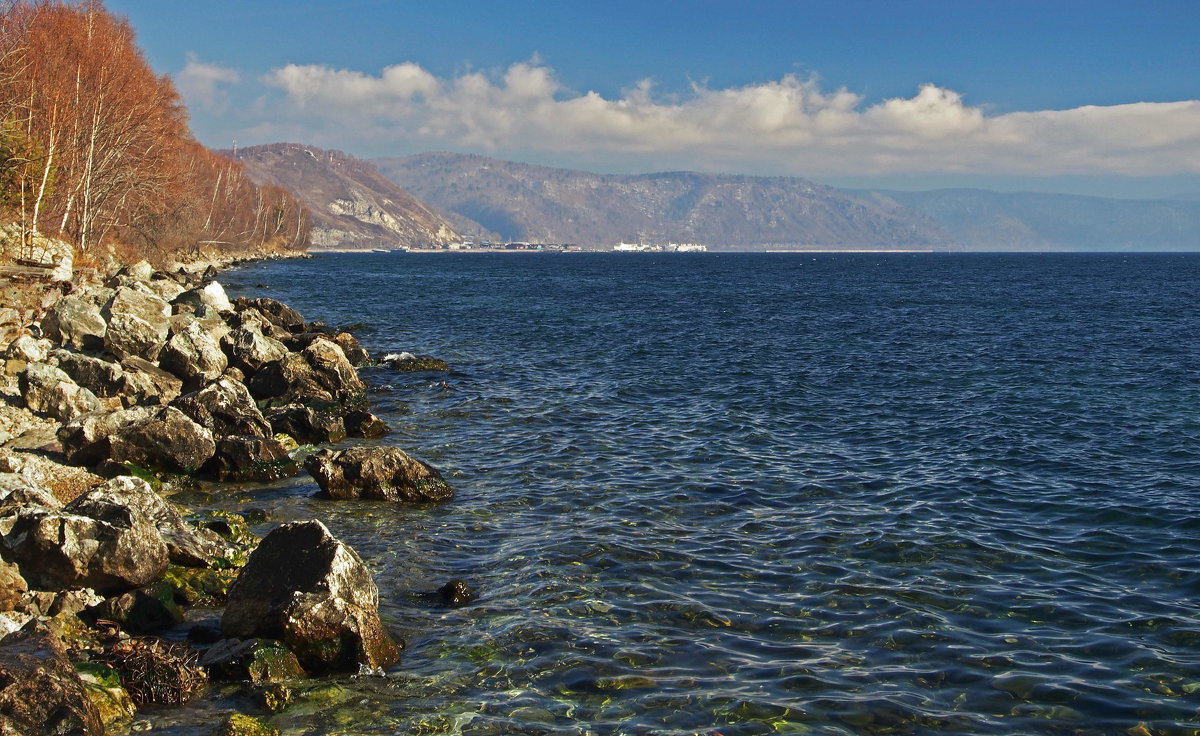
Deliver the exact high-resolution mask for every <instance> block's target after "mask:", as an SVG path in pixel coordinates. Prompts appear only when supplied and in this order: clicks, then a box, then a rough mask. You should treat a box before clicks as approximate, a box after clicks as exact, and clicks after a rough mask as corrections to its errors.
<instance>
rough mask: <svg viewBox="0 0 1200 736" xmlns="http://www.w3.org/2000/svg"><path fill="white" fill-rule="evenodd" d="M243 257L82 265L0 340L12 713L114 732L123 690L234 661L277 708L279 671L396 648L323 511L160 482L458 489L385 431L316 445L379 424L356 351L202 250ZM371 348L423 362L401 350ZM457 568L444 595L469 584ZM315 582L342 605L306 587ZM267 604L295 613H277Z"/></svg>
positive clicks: (230, 677)
mask: <svg viewBox="0 0 1200 736" xmlns="http://www.w3.org/2000/svg"><path fill="white" fill-rule="evenodd" d="M298 255H301V256H302V257H311V255H308V254H298ZM256 260H263V259H261V258H245V257H237V258H230V259H226V260H224V261H223V262H213V261H212V260H206V261H203V262H195V263H192V264H187V265H183V264H176V271H174V272H167V271H156V270H154V269H153V268H152V267H150V266H149V265H148V264H145V263H139V264H134V265H132V266H126V267H123V268H121V269H120V270H118V271H117V272H116V273H113V274H109V275H107V276H106V277H104V278H98V277H96V278H90V279H88V278H85V279H84V280H83V281H81V282H79V283H76V284H73V285H72V286H71V287H70V288H69V289H65V291H67V293H66V294H62V295H61V298H59V299H57V300H55V301H54V302H53V303H52V304H50V305H48V306H47V307H46V309H45V313H44V316H43V317H42V318H41V320H40V321H39V322H38V323H37V324H35V325H34V327H33V329H32V330H31V329H23V330H21V331H22V332H23V333H24V334H21V335H19V336H16V337H15V338H13V339H11V340H10V341H9V343H8V344H7V345H0V350H3V356H4V358H5V362H4V364H3V365H4V368H5V371H4V374H3V378H2V380H0V442H3V445H4V446H3V447H2V448H0V551H2V552H3V560H0V577H2V578H3V579H4V581H5V582H4V584H3V585H0V636H2V637H3V638H2V639H0V669H6V670H8V671H21V667H24V668H25V669H26V670H27V669H28V668H29V667H30V666H32V664H31V662H30V661H28V657H25V659H22V657H23V656H24V655H23V654H22V652H24V651H25V650H28V649H29V648H30V647H31V646H32V647H34V648H37V649H38V650H39V651H42V652H43V654H42V655H40V656H39V657H38V658H36V663H37V666H38V667H39V668H40V669H39V670H38V671H39V672H41V673H42V675H40V677H42V679H38V680H37V686H36V688H35V690H36V691H37V693H38V696H37V697H35V698H34V699H33V702H32V703H25V704H24V705H23V706H21V708H19V709H16V710H14V708H16V706H15V705H14V704H13V703H14V702H16V701H14V700H13V697H15V696H14V695H12V694H9V693H8V692H7V690H11V687H10V688H7V689H6V688H4V687H0V720H5V721H6V722H9V723H13V724H14V725H15V724H18V723H19V722H20V720H19V719H20V717H21V713H20V712H17V711H31V712H32V713H33V715H32V716H29V714H28V713H26V714H25V717H26V718H28V717H32V718H33V720H32V721H30V722H29V725H30V727H31V728H32V727H36V728H43V727H45V728H49V727H50V726H51V725H52V723H51V721H52V720H53V719H55V718H57V719H58V720H57V721H54V724H57V726H56V727H61V728H65V729H66V730H70V731H71V732H75V733H85V734H92V733H97V734H98V733H105V732H110V733H111V732H117V733H119V732H124V730H128V729H129V728H131V727H132V725H133V722H134V721H133V719H134V718H135V717H136V712H137V711H136V708H137V706H138V705H139V704H150V703H163V702H174V703H184V702H187V701H188V700H189V699H191V698H193V697H196V696H197V695H198V694H199V693H200V692H202V691H203V690H204V689H205V688H206V685H205V684H204V683H206V682H207V681H208V680H209V679H212V680H220V681H226V682H228V681H239V680H245V681H246V682H247V685H245V686H244V688H243V689H246V688H248V690H246V694H247V697H249V698H250V700H251V701H257V702H259V703H260V705H261V706H262V707H261V708H260V712H261V711H262V710H265V711H266V712H273V711H274V710H277V709H279V708H282V707H284V706H286V705H287V702H288V700H289V699H290V694H289V693H290V691H289V690H288V688H287V686H286V685H285V684H284V681H286V680H287V679H289V678H293V677H297V676H300V677H305V676H308V675H310V674H323V673H336V672H342V671H344V672H347V673H351V674H353V673H356V672H358V671H359V670H360V669H362V668H366V669H369V670H376V669H380V668H383V667H388V666H390V665H392V664H394V663H395V662H396V660H397V659H398V647H401V646H403V644H402V642H399V643H397V642H394V641H393V640H392V637H391V636H390V635H389V634H388V633H387V631H386V630H385V629H384V627H383V624H382V622H381V620H380V618H379V612H378V593H377V590H376V589H375V585H374V582H373V581H372V576H371V573H370V571H369V570H367V569H366V567H365V565H363V563H362V561H361V559H359V558H358V555H357V554H355V553H354V551H353V550H352V549H350V548H349V547H347V546H346V545H344V544H343V543H341V542H340V540H337V539H336V538H335V537H333V536H332V535H331V534H330V533H329V532H328V529H326V528H325V527H324V525H323V524H321V523H320V522H319V521H318V520H312V521H310V522H292V523H290V524H284V525H282V526H277V527H275V528H274V529H273V530H272V531H271V532H270V533H268V534H267V535H266V536H265V537H264V538H263V539H261V540H260V539H257V538H255V537H254V536H253V535H252V534H250V532H249V529H248V526H249V523H250V520H248V519H246V518H244V517H238V515H236V514H228V513H224V512H217V511H215V510H212V509H204V508H184V507H178V506H176V504H174V503H173V502H172V501H171V500H170V498H171V496H172V495H173V494H172V493H171V491H172V489H173V488H176V487H179V488H183V487H187V486H188V484H190V483H192V482H193V481H192V479H193V478H195V479H203V480H204V481H205V482H216V483H218V484H219V485H220V486H229V487H232V488H236V487H237V485H238V484H240V483H244V482H253V481H269V480H276V479H280V478H285V477H288V476H293V475H297V474H299V473H300V472H301V468H303V470H305V471H306V472H307V473H308V474H309V475H311V476H312V478H313V480H314V481H315V482H316V483H317V485H318V486H319V487H320V488H321V494H322V495H324V496H325V497H327V498H331V499H340V498H347V499H349V498H363V499H374V500H376V501H379V502H405V501H421V502H436V501H444V500H447V499H449V498H450V497H451V496H452V495H453V491H452V489H451V488H450V487H449V486H448V485H447V484H446V483H445V482H444V481H443V480H442V478H441V475H440V474H439V473H438V472H437V470H436V469H434V468H432V467H430V466H428V465H426V464H425V463H423V462H421V461H419V460H417V459H415V458H412V457H410V456H408V455H407V454H406V453H404V451H403V450H401V449H400V448H398V447H392V446H387V445H381V444H374V443H373V444H371V445H369V446H361V447H350V448H346V447H345V446H344V445H342V446H340V447H341V449H339V450H336V451H334V450H331V449H322V447H323V446H325V445H328V444H329V443H333V442H340V441H341V440H343V439H345V438H346V437H347V436H349V437H364V438H366V437H370V438H378V437H382V436H384V435H385V434H387V433H388V431H389V429H388V428H387V426H386V425H385V424H384V423H383V422H382V421H380V420H379V419H378V418H377V417H375V416H374V415H373V414H371V413H370V411H369V406H368V405H367V399H366V397H367V386H366V384H365V383H363V381H362V379H361V378H360V377H359V376H358V372H357V366H361V365H366V364H368V363H372V361H371V358H370V356H369V355H367V353H366V351H365V350H363V349H362V348H361V347H360V346H359V345H358V342H357V340H356V339H355V338H354V336H353V335H351V334H350V333H348V332H344V331H341V332H339V331H335V330H332V329H330V328H328V327H326V326H325V325H324V324H323V323H320V322H306V321H305V320H304V318H303V317H301V315H300V314H299V313H297V312H295V310H293V309H291V308H290V307H288V306H287V305H285V304H282V303H280V302H277V301H275V300H273V299H268V298H261V297H260V298H251V297H240V298H238V299H235V300H232V301H231V300H229V298H228V297H227V296H226V294H225V292H224V289H223V287H222V286H221V284H220V282H219V281H217V280H216V279H215V276H216V275H217V271H218V269H227V268H232V267H236V266H238V265H243V264H245V263H248V262H251V261H256ZM56 288H57V287H56ZM391 357H392V356H389V358H391ZM387 364H388V365H390V366H392V367H393V368H394V369H396V370H430V369H432V370H438V369H439V365H438V362H437V361H435V360H434V359H432V358H430V357H429V356H413V355H411V354H404V355H401V356H397V357H396V359H395V360H392V362H388V363H387ZM441 365H444V364H441ZM114 510H116V511H114ZM114 513H117V516H116V517H114V516H113V514H114ZM118 517H119V518H118ZM258 521H262V520H258ZM89 549H90V550H91V552H90V553H89V552H88V550H89ZM321 550H326V551H325V552H322V551H321ZM314 554H316V555H317V557H318V558H319V559H318V560H317V562H314V561H313V558H312V555H314ZM280 555H282V556H280ZM322 555H332V556H330V557H328V558H327V559H326V558H324V557H322ZM301 559H307V560H308V561H307V562H306V563H304V564H303V565H302V566H301V568H297V569H296V571H295V572H294V573H288V574H282V575H281V574H280V573H281V566H282V571H283V572H284V573H286V569H287V566H288V565H293V566H294V565H296V564H298V563H297V562H296V561H297V560H301ZM320 559H326V561H325V562H320ZM347 566H349V567H348V568H347ZM347 570H350V572H347ZM347 575H348V576H349V579H350V580H352V581H355V582H352V583H351V584H349V585H347V583H346V580H347ZM264 576H265V577H264ZM297 576H300V577H299V578H297ZM330 576H332V577H330ZM243 578H246V580H245V581H243V582H242V583H241V584H239V580H242V579H243ZM280 578H283V579H284V580H283V582H282V583H281V582H280ZM301 578H307V579H309V580H308V582H307V583H305V582H303V581H301V582H297V580H300V579H301ZM334 581H341V582H334ZM455 582H457V583H458V587H456V588H454V590H451V591H449V592H447V593H445V594H444V596H447V603H448V604H457V603H462V602H465V601H466V600H469V599H470V597H471V596H470V591H469V589H467V588H466V586H465V584H461V581H452V583H455ZM281 584H282V585H285V588H284V589H280V588H279V587H278V586H279V585H281ZM449 585H450V584H448V586H449ZM272 586H274V587H272ZM286 586H290V587H286ZM313 586H316V587H313ZM264 590H265V591H271V596H273V598H272V600H275V601H276V603H277V602H278V600H281V599H285V598H286V599H287V601H289V602H288V603H287V604H286V605H285V606H284V607H285V608H287V610H286V611H276V612H275V613H267V614H264V613H263V610H262V609H263V608H264V606H265V607H268V608H269V607H270V606H272V605H276V603H271V602H270V601H265V600H263V599H262V596H263V595H265V593H264V592H263V591H264ZM271 596H268V597H271ZM314 596H315V597H316V598H319V599H321V600H326V603H325V604H323V605H325V606H326V607H327V608H329V607H332V608H336V609H337V610H339V611H342V613H341V614H338V615H337V616H335V619H328V614H324V615H325V617H326V618H322V614H320V613H319V610H323V609H320V608H319V607H318V608H316V609H312V608H304V606H306V605H310V603H311V600H310V603H309V604H306V603H303V602H302V601H304V600H309V599H313V598H314ZM214 605H215V606H218V607H221V608H222V610H223V614H222V623H221V627H220V628H219V629H216V630H213V629H214V627H212V626H208V627H207V629H205V627H203V626H196V627H193V628H192V630H190V631H189V633H188V640H189V642H190V644H189V645H180V644H173V643H168V642H166V641H164V640H160V639H157V638H156V636H155V635H156V634H157V633H160V632H163V631H165V630H167V629H168V628H171V627H178V626H179V625H180V623H181V622H182V621H183V615H182V611H183V610H185V609H187V608H189V607H192V606H204V607H211V606H214ZM296 606H301V608H302V609H303V610H301V609H297V608H296ZM276 607H278V606H276ZM304 611H308V613H305V612H304ZM349 611H357V613H352V614H351V613H347V612H349ZM279 616H283V618H282V619H281V618H278V617H279ZM272 617H274V618H272ZM272 621H274V622H276V623H272ZM281 621H292V624H286V623H285V624H284V626H283V630H281V629H280V628H279V623H278V622H281ZM297 621H298V622H299V623H298V624H297V623H296V622H297ZM347 627H350V628H347ZM330 631H333V632H334V634H333V639H330V638H329V637H330V635H331V634H330ZM137 657H141V658H142V660H143V661H141V664H139V665H136V666H130V665H129V660H130V658H137ZM147 658H149V661H153V662H157V663H158V665H159V666H165V667H167V668H168V669H173V670H174V671H175V672H176V674H177V675H178V677H176V678H175V680H174V681H173V682H171V683H168V684H165V685H164V684H163V683H158V684H157V685H156V686H155V687H156V688H157V690H155V691H154V692H155V693H156V694H147V693H148V692H149V691H147V690H146V683H144V682H140V681H139V677H141V675H137V674H134V673H135V672H143V674H144V671H145V667H146V666H147V665H146V663H145V661H144V660H146V659H147ZM47 663H49V664H47ZM138 667H141V670H138ZM30 677H34V675H33V674H31V675H30ZM35 679H36V678H35ZM264 688H265V690H264ZM265 691H270V693H272V694H271V695H270V697H269V698H267V700H268V701H270V702H264V701H263V698H262V696H263V692H265ZM164 693H166V695H164ZM29 697H30V695H29V693H25V694H24V695H21V696H20V697H19V700H21V701H22V702H24V701H26V700H28V698H29ZM14 713H15V715H14ZM55 714H57V715H55ZM14 717H15V718H18V720H17V721H13V719H14ZM247 718H249V717H246V716H239V717H232V716H231V719H229V720H239V721H243V720H246V719H247ZM38 719H41V720H42V721H43V723H41V724H35V723H34V722H35V721H37V720H38ZM250 720H253V719H250ZM106 724H107V725H106ZM223 727H231V726H229V725H228V724H226V725H225V726H223ZM112 728H115V729H117V730H116V731H111V730H107V729H112ZM13 732H14V733H20V732H22V731H21V730H20V729H19V728H18V729H17V730H15V731H13ZM28 732H29V733H36V732H38V731H36V730H31V731H28Z"/></svg>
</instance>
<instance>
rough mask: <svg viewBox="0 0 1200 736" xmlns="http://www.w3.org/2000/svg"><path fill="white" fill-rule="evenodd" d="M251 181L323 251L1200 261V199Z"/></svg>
mask: <svg viewBox="0 0 1200 736" xmlns="http://www.w3.org/2000/svg"><path fill="white" fill-rule="evenodd" d="M226 154H227V155H234V156H235V157H236V158H237V160H239V161H240V162H242V163H243V164H244V165H245V166H246V168H247V170H248V171H249V173H250V175H251V177H252V178H254V179H255V181H256V182H258V183H260V184H261V183H270V184H277V185H280V186H283V187H285V188H287V189H290V190H292V191H293V192H295V193H296V194H297V195H298V196H299V198H300V199H301V200H302V201H304V202H305V203H306V204H307V205H308V207H309V208H310V210H311V211H312V217H313V225H314V228H313V230H314V235H313V246H314V249H316V250H332V249H374V248H384V249H395V248H402V247H403V248H414V247H416V248H420V247H429V246H441V245H445V244H448V243H453V242H460V241H462V240H463V239H464V236H466V239H467V240H474V241H476V242H481V241H501V242H505V241H526V242H537V243H570V244H575V245H578V246H581V247H585V248H598V249H604V250H608V249H610V248H612V246H613V245H615V244H616V243H618V242H638V241H641V242H657V243H661V242H667V241H674V242H694V243H701V244H704V245H706V246H707V247H708V248H709V250H804V249H811V250H895V251H899V250H917V251H921V250H940V251H945V250H975V251H997V250H1007V251H1011V250H1018V251H1020V250H1024V251H1046V250H1066V251H1103V250H1159V251H1179V250H1200V198H1197V197H1188V196H1181V197H1179V198H1176V199H1161V200H1132V199H1112V198H1102V197H1085V196H1076V195H1065V194H1042V193H1033V192H1016V193H1004V192H994V191H987V190H982V189H943V190H933V191H925V192H904V191H868V190H842V189H835V188H833V187H828V186H824V185H821V184H817V183H815V182H812V181H808V180H806V179H801V178H796V177H759V176H740V175H731V174H701V173H694V172H667V173H659V174H635V175H620V174H594V173H590V172H585V171H576V170H571V169H556V168H549V167H545V166H536V165H532V164H522V163H516V162H512V161H501V160H498V159H493V158H488V157H485V156H478V155H471V154H453V153H425V154H419V155H415V156H408V157H404V158H380V159H375V160H373V161H365V160H362V159H357V158H354V157H352V156H349V155H347V154H344V153H341V152H340V151H328V150H322V149H319V148H315V147H312V146H304V145H300V144H294V143H278V144H271V145H266V146H255V147H252V148H243V149H239V150H238V151H237V152H236V154H232V153H230V152H226Z"/></svg>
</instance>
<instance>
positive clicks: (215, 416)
mask: <svg viewBox="0 0 1200 736" xmlns="http://www.w3.org/2000/svg"><path fill="white" fill-rule="evenodd" d="M171 405H172V406H174V407H175V408H177V409H179V410H180V411H182V412H183V413H184V414H186V415H188V417H190V418H191V419H192V421H194V422H196V423H197V424H199V425H200V426H202V427H204V428H206V429H208V430H209V431H210V432H212V433H213V436H214V437H226V436H230V435H237V436H247V437H271V436H272V435H273V434H275V433H274V431H273V430H272V428H271V423H270V422H268V421H267V420H266V418H265V417H263V413H262V412H261V411H259V409H258V406H257V405H256V404H255V403H254V397H253V396H251V395H250V391H249V390H248V389H247V388H246V386H245V385H244V384H242V383H240V382H238V381H234V380H232V379H230V378H225V377H222V378H219V379H217V380H216V381H213V382H212V383H210V384H209V385H207V386H205V387H204V388H202V389H200V390H199V391H194V392H192V393H190V394H185V395H183V396H180V397H179V398H177V399H175V401H173V402H171Z"/></svg>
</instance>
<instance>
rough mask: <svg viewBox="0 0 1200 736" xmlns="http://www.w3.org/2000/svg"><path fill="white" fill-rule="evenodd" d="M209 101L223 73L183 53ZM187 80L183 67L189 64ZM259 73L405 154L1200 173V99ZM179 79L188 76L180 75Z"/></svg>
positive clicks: (786, 168)
mask: <svg viewBox="0 0 1200 736" xmlns="http://www.w3.org/2000/svg"><path fill="white" fill-rule="evenodd" d="M188 66H189V68H190V69H192V72H191V73H190V76H188V79H189V80H191V81H190V84H191V85H192V87H193V89H196V90H198V93H197V94H198V96H199V99H201V100H205V99H215V98H216V97H217V94H218V91H217V89H216V86H217V84H218V83H220V82H227V81H231V80H230V78H229V77H228V76H221V73H223V72H224V71H227V70H220V69H218V68H210V67H206V66H205V65H202V64H199V62H195V60H192V61H189V64H188ZM185 75H188V72H187V70H185ZM262 81H264V82H265V83H266V84H267V85H269V86H270V87H272V88H274V89H275V90H277V94H280V95H282V98H283V99H282V103H283V104H284V105H285V106H286V108H287V109H288V110H289V111H290V114H292V115H295V116H297V117H296V119H297V120H305V119H307V120H310V121H313V122H315V123H318V124H319V125H321V126H322V128H323V130H324V132H323V133H322V134H321V135H320V137H321V138H322V139H324V140H325V141H326V142H329V141H328V139H329V137H330V136H331V135H334V133H333V132H334V131H336V135H337V136H340V137H341V139H342V145H343V146H344V147H347V148H354V147H355V141H369V142H370V143H371V144H372V146H373V147H376V148H378V147H379V146H380V145H387V144H394V145H395V146H396V148H397V149H404V148H407V149H413V148H421V149H428V148H430V147H442V146H448V147H455V148H459V149H463V148H466V149H471V150H479V151H484V152H489V153H497V152H501V153H503V152H512V151H522V152H542V153H545V154H553V155H562V156H563V157H564V158H570V157H580V156H583V157H588V158H591V159H600V158H604V157H609V158H616V159H621V160H625V161H634V160H636V159H637V158H638V157H639V156H653V157H654V160H655V161H656V162H663V161H668V162H671V163H672V165H675V166H678V167H680V168H693V169H724V170H756V171H764V170H769V171H775V172H777V173H780V174H799V175H828V174H838V175H865V176H873V175H885V174H924V173H946V174H986V175H1035V176H1052V175H1112V174H1117V175H1132V176H1154V175H1169V174H1190V173H1200V101H1198V100H1186V101H1180V102H1137V103H1132V104H1124V105H1111V106H1085V107H1078V108H1074V109H1068V110H1038V111H1027V112H1012V113H1006V114H1000V115H989V114H987V112H986V110H985V109H983V108H981V107H974V106H970V105H967V104H965V103H964V102H963V99H962V96H961V95H960V94H959V93H957V92H955V91H953V90H949V89H945V88H943V87H939V86H936V85H933V84H926V85H923V86H921V87H920V89H919V90H918V91H917V92H916V94H914V95H913V96H912V97H907V98H894V99H888V100H884V101H882V102H878V103H876V104H866V103H865V101H864V99H863V98H862V96H860V95H858V94H855V93H853V92H850V91H847V90H845V89H838V90H836V91H825V90H823V89H821V87H820V84H819V83H818V82H817V81H816V80H815V79H802V78H800V77H798V76H795V75H787V76H784V77H783V78H781V79H779V80H778V81H769V82H763V83H759V84H751V85H746V86H743V87H732V88H726V89H711V88H709V87H707V86H705V85H701V84H696V85H693V86H692V88H691V90H690V91H688V92H687V93H686V94H683V95H677V96H664V95H657V94H656V93H655V90H654V87H653V85H652V84H651V83H650V82H649V81H643V82H640V83H638V84H637V85H636V86H634V87H632V88H630V89H628V90H626V91H625V92H623V93H622V94H621V96H620V97H619V98H618V99H607V98H605V97H603V96H601V95H599V94H597V93H595V92H587V93H584V94H580V93H577V92H573V91H571V90H568V89H566V88H565V87H564V86H563V85H562V84H561V83H560V82H559V81H558V80H557V79H556V78H555V75H554V73H553V71H552V70H551V69H549V68H548V67H546V66H544V65H542V64H539V63H537V62H525V63H517V64H513V65H512V66H510V67H509V68H508V69H507V70H504V71H503V72H502V73H497V74H487V73H482V72H471V73H466V74H462V75H460V76H457V77H454V78H449V79H442V78H438V77H436V76H434V75H433V74H430V73H429V72H428V71H426V70H425V69H423V68H422V67H420V66H419V65H417V64H413V63H404V64H397V65H394V66H389V67H387V68H385V69H384V70H383V71H382V72H381V73H380V74H378V75H371V74H365V73H363V72H360V71H353V70H344V69H332V68H329V67H325V66H316V65H295V64H292V65H288V66H285V67H281V68H278V69H275V70H274V71H272V72H271V73H270V74H268V75H267V76H266V77H265V78H264V79H263V80H262ZM181 86H184V85H183V84H182V80H181Z"/></svg>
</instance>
